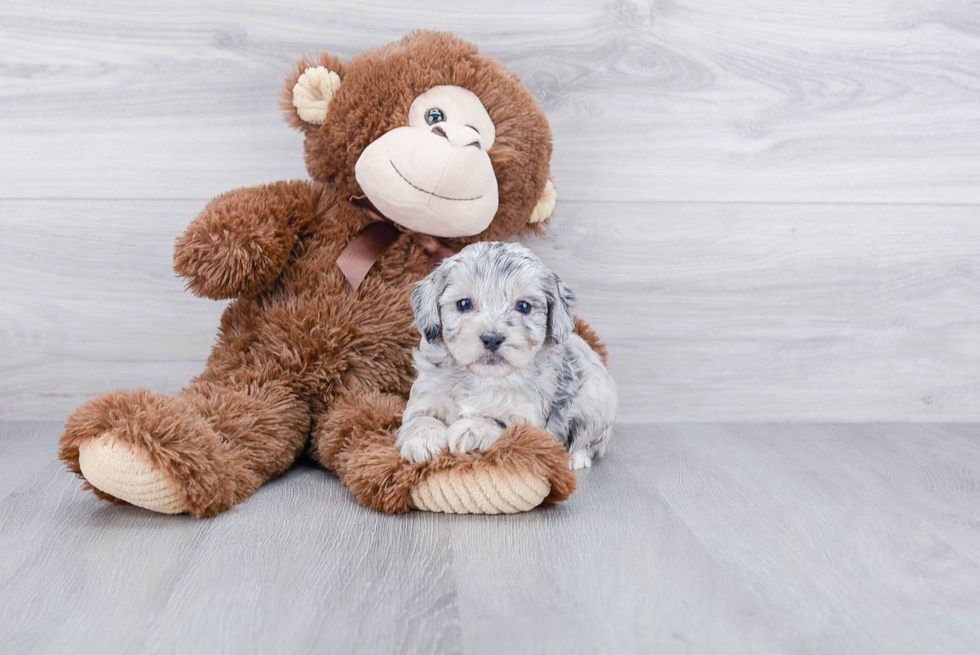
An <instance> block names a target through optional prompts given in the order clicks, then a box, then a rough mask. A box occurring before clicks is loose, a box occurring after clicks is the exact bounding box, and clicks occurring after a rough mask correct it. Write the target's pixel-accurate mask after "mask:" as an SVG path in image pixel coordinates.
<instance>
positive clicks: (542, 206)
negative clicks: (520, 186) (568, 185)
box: [528, 180, 558, 225]
mask: <svg viewBox="0 0 980 655" xmlns="http://www.w3.org/2000/svg"><path fill="white" fill-rule="evenodd" d="M557 203H558V192H556V191H555V185H554V184H552V183H551V180H548V182H547V183H546V184H545V185H544V192H543V193H542V194H541V198H540V199H539V200H538V204H537V205H536V206H535V207H534V211H533V212H531V218H530V219H529V220H528V223H531V224H532V225H533V224H534V223H541V222H543V221H546V220H548V219H549V218H551V215H552V214H553V213H555V205H556V204H557Z"/></svg>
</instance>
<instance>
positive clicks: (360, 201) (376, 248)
mask: <svg viewBox="0 0 980 655" xmlns="http://www.w3.org/2000/svg"><path fill="white" fill-rule="evenodd" d="M350 202H351V204H353V205H354V206H355V207H357V208H358V209H360V210H361V211H363V212H364V213H365V214H367V215H368V216H370V217H371V218H374V219H375V220H376V221H377V222H376V223H371V224H370V225H368V226H367V227H366V228H364V229H363V230H361V232H360V234H358V235H357V236H356V237H354V238H353V239H351V241H350V243H348V244H347V247H346V248H344V251H343V252H341V253H340V256H339V257H337V268H339V269H340V272H341V273H343V274H344V277H345V278H347V282H348V283H350V286H351V289H353V290H354V291H357V288H358V287H359V286H361V282H363V281H364V278H365V277H366V276H367V274H368V271H370V270H371V267H372V266H374V263H375V262H376V261H378V259H379V258H380V257H381V255H382V254H383V253H384V251H385V250H387V249H388V248H389V247H390V246H391V244H393V243H394V242H395V241H397V240H398V237H400V236H401V235H402V233H403V232H406V230H403V229H401V228H400V227H399V226H397V225H395V224H394V223H393V222H391V221H390V220H389V219H388V218H387V217H385V216H384V215H383V214H381V212H379V211H378V210H377V209H375V207H374V205H372V204H371V201H370V200H368V199H367V198H366V197H365V196H352V197H351V199H350ZM406 233H407V232H406ZM414 237H415V242H416V243H418V244H419V246H421V247H422V249H423V250H425V252H426V254H427V255H429V258H430V259H432V262H433V264H438V263H439V262H441V261H442V260H443V259H445V258H446V257H450V256H452V255H455V254H456V251H455V250H453V249H452V248H450V247H449V246H447V245H446V244H444V243H443V242H442V241H440V240H439V239H437V238H436V237H434V236H430V235H428V234H415V235H414Z"/></svg>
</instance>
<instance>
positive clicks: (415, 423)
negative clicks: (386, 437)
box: [395, 417, 446, 464]
mask: <svg viewBox="0 0 980 655" xmlns="http://www.w3.org/2000/svg"><path fill="white" fill-rule="evenodd" d="M395 445H396V446H398V448H399V450H400V451H401V454H402V457H404V458H405V459H407V460H408V461H410V462H412V463H413V464H417V463H419V462H424V461H425V460H427V459H431V458H432V457H434V456H435V454H436V453H438V452H439V451H440V450H442V449H443V448H445V447H446V425H445V423H443V422H442V421H440V420H439V419H435V418H429V417H419V418H415V419H412V420H410V421H409V422H408V423H406V424H405V425H403V426H401V427H400V428H398V437H397V439H396V440H395Z"/></svg>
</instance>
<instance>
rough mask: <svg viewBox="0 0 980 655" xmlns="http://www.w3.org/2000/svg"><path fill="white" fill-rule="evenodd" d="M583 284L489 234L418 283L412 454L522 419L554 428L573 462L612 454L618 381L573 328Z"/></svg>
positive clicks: (406, 419)
mask: <svg viewBox="0 0 980 655" xmlns="http://www.w3.org/2000/svg"><path fill="white" fill-rule="evenodd" d="M574 300H575V296H574V295H573V294H572V292H571V291H570V290H569V289H568V288H567V287H566V286H565V285H564V284H563V283H562V281H561V280H559V279H558V276H556V275H555V274H554V273H552V272H551V271H550V270H548V268H547V267H546V266H545V265H544V264H543V263H542V262H541V260H540V259H538V257H537V256H536V255H535V254H534V253H533V252H531V251H530V250H528V249H527V248H525V247H524V246H522V245H520V244H517V243H496V242H483V243H474V244H472V245H469V246H467V247H466V248H463V250H461V251H460V252H459V253H458V254H456V255H454V256H452V257H450V258H448V259H446V260H444V261H443V262H442V263H441V264H440V265H439V267H438V268H437V269H436V270H435V271H433V272H432V273H431V274H430V275H429V276H428V277H426V278H425V279H424V280H422V281H421V282H419V283H418V285H417V286H416V287H415V289H414V290H413V292H412V309H413V310H414V312H415V325H416V327H417V328H418V329H419V332H421V333H422V340H421V343H420V345H419V347H418V349H417V350H416V351H415V353H414V355H415V368H416V369H417V370H418V379H416V381H415V384H414V385H413V386H412V393H411V396H410V397H409V400H408V405H407V406H406V408H405V413H404V415H403V416H402V427H401V428H400V429H399V430H398V438H397V441H396V445H397V446H398V447H399V448H400V449H401V453H402V456H403V457H405V458H406V459H408V460H409V461H412V462H419V461H422V460H425V459H428V458H429V457H432V456H433V455H434V454H435V453H437V452H438V451H439V450H441V449H442V448H445V447H447V446H448V448H449V449H450V450H451V451H456V452H466V451H469V450H474V449H481V450H482V449H486V448H487V447H489V446H490V445H491V444H493V442H495V441H496V440H497V439H498V438H499V437H500V435H501V434H503V432H504V430H505V429H506V428H507V426H508V425H510V424H511V423H513V422H515V421H516V422H521V421H527V422H528V423H530V424H531V425H534V426H536V427H540V428H545V429H547V430H548V431H550V432H551V433H552V434H553V435H555V437H556V438H557V439H558V440H559V441H561V442H562V443H563V444H564V445H565V447H566V448H568V450H569V453H571V456H572V468H575V469H580V468H583V467H587V466H591V465H592V458H593V457H601V456H602V454H603V451H604V450H605V447H606V443H607V441H608V440H609V436H610V433H611V431H612V424H613V421H614V420H615V417H616V385H615V383H614V382H613V380H612V378H611V377H610V376H609V373H608V371H607V370H606V367H605V366H603V364H602V361H601V360H600V359H599V356H598V355H597V354H596V353H595V351H593V350H592V349H591V348H590V347H589V345H588V344H587V343H586V342H585V341H584V340H583V339H582V338H581V337H579V336H578V335H577V334H574V333H573V329H574V318H573V317H572V303H573V302H574Z"/></svg>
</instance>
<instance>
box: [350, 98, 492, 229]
mask: <svg viewBox="0 0 980 655" xmlns="http://www.w3.org/2000/svg"><path fill="white" fill-rule="evenodd" d="M494 137H495V129H494V125H493V121H491V120H490V115H489V114H488V113H487V110H486V109H485V108H484V107H483V104H482V103H481V102H480V99H479V98H478V97H477V96H476V94H475V93H473V92H472V91H469V90H468V89H464V88H463V87H460V86H436V87H433V88H432V89H429V90H428V91H426V92H425V93H423V94H421V95H419V96H418V97H417V98H415V100H414V101H413V102H412V106H411V108H410V109H409V111H408V125H406V126H403V127H396V128H395V129H393V130H390V131H388V132H385V133H384V134H383V135H381V136H380V137H379V138H378V139H376V140H374V141H372V142H371V144H370V145H369V146H368V147H367V148H365V149H364V152H363V153H361V156H360V157H359V158H358V160H357V164H356V165H355V166H354V174H355V176H356V177H357V183H358V184H359V185H360V186H361V189H362V190H363V191H364V194H365V195H366V196H367V197H368V199H369V200H370V201H371V202H372V203H373V204H374V206H375V207H377V208H378V209H379V210H381V212H382V213H383V214H384V215H385V216H387V217H389V218H390V219H391V220H393V221H395V222H396V223H399V224H400V225H402V226H403V227H406V228H408V229H409V230H413V231H416V232H423V233H425V234H431V235H434V236H437V237H463V236H470V235H473V234H479V233H480V232H482V231H483V230H484V229H486V227H487V226H488V225H490V221H492V220H493V217H494V214H496V213H497V177H496V175H495V174H494V171H493V164H491V162H490V156H489V155H488V154H487V151H488V150H490V148H491V147H492V146H493V141H494Z"/></svg>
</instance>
